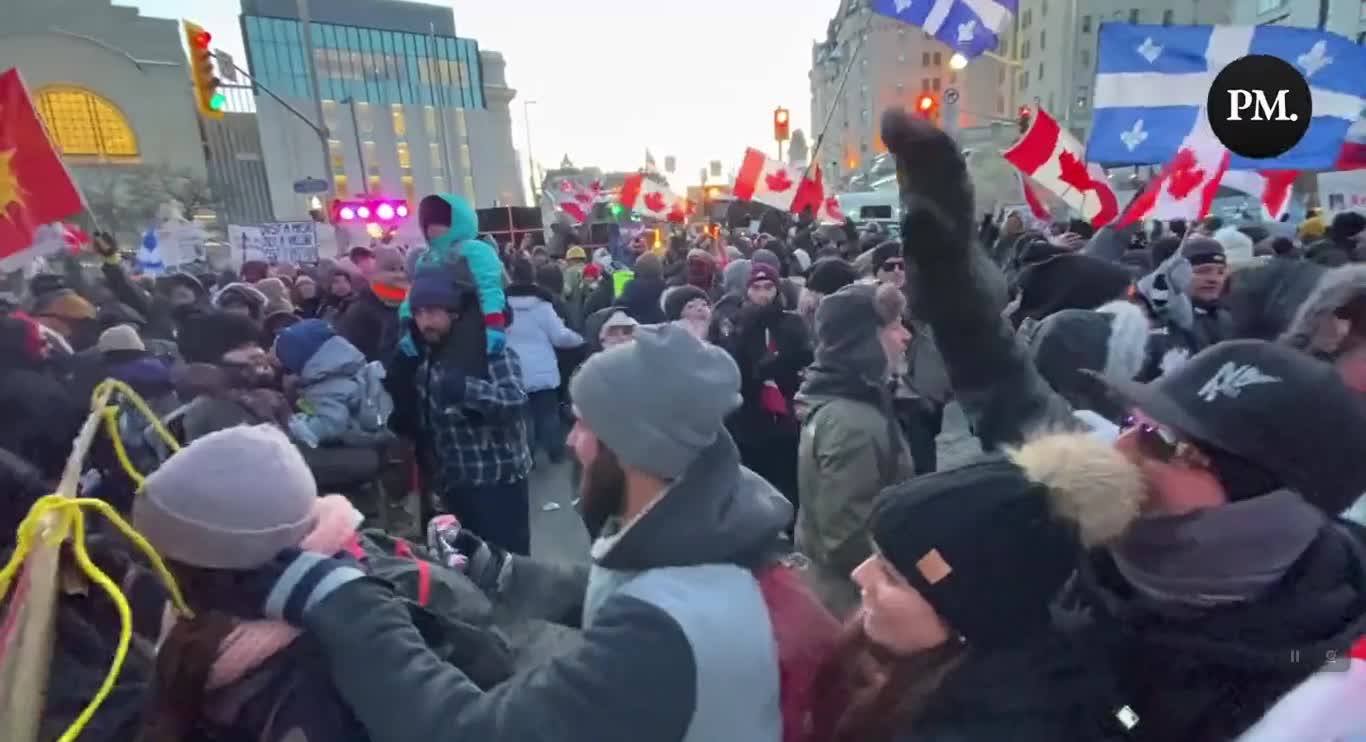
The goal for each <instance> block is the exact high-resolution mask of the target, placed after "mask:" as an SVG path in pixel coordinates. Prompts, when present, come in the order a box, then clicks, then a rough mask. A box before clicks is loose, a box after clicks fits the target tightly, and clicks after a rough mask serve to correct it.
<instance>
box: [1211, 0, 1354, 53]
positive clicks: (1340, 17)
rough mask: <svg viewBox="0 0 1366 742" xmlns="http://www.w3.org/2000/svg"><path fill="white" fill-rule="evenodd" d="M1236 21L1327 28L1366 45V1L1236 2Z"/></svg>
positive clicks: (1234, 8)
mask: <svg viewBox="0 0 1366 742" xmlns="http://www.w3.org/2000/svg"><path fill="white" fill-rule="evenodd" d="M1233 22H1234V23H1240V24H1246V25H1263V24H1275V25H1278V26H1300V27H1303V28H1318V27H1319V26H1320V25H1322V26H1323V28H1325V29H1327V30H1329V31H1332V32H1333V33H1337V34H1342V35H1343V36H1346V37H1347V38H1349V39H1354V40H1355V41H1356V42H1357V43H1358V44H1366V0H1233Z"/></svg>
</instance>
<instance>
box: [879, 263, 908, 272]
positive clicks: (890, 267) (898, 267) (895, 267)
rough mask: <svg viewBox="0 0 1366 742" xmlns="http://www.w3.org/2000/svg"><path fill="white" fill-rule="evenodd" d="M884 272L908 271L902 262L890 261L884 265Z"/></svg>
mask: <svg viewBox="0 0 1366 742" xmlns="http://www.w3.org/2000/svg"><path fill="white" fill-rule="evenodd" d="M882 270H884V271H904V270H906V264H905V263H903V262H901V261H900V260H888V261H887V262H885V263H883V264H882Z"/></svg>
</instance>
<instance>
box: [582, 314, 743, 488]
mask: <svg viewBox="0 0 1366 742" xmlns="http://www.w3.org/2000/svg"><path fill="white" fill-rule="evenodd" d="M569 391H570V395H571V396H572V397H573V399H574V406H575V407H576V408H577V410H578V414H579V419H580V420H582V421H583V422H584V424H585V425H587V426H588V428H589V430H592V431H593V433H594V435H596V436H597V437H598V439H599V440H601V441H602V442H603V445H605V446H607V447H608V448H609V449H611V450H612V452H613V453H615V454H616V455H617V458H618V459H620V460H621V463H622V464H625V465H627V466H630V467H632V468H635V469H639V470H641V471H644V472H647V473H649V474H653V475H654V476H657V477H660V478H662V479H668V480H672V479H677V478H678V477H680V476H682V474H683V472H684V470H686V469H687V468H688V465H689V464H691V463H692V462H693V459H695V458H697V456H698V455H699V454H701V453H702V451H703V449H705V448H706V447H707V446H709V445H711V443H712V441H714V440H715V439H716V436H717V434H718V433H720V432H721V430H722V429H723V428H724V425H725V419H726V415H729V414H730V413H731V411H733V410H734V409H735V408H737V407H739V406H740V370H739V369H738V368H736V366H735V361H733V360H732V359H731V357H730V354H728V353H726V352H725V351H724V350H722V349H721V348H718V347H716V346H714V345H710V344H708V343H703V342H702V341H701V340H698V339H697V338H696V337H694V336H693V335H692V334H691V333H689V332H688V331H687V330H685V329H684V328H682V327H679V326H677V325H673V324H667V325H649V326H643V327H639V328H637V329H636V333H635V341H634V342H631V343H627V344H625V345H620V346H617V347H615V348H611V349H609V350H605V351H603V352H601V353H599V354H597V355H595V356H593V357H591V358H589V359H588V361H586V362H585V363H584V364H583V367H582V368H580V369H579V372H578V373H577V374H575V375H574V379H573V381H571V382H570V384H569Z"/></svg>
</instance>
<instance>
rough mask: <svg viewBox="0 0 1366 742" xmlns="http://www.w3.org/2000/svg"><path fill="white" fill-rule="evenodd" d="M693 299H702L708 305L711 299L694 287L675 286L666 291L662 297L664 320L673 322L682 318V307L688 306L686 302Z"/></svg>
mask: <svg viewBox="0 0 1366 742" xmlns="http://www.w3.org/2000/svg"><path fill="white" fill-rule="evenodd" d="M693 299H702V300H703V301H706V302H708V303H710V301H711V299H710V298H709V297H708V296H707V292H705V291H703V290H702V289H699V288H697V287H696V286H691V285H683V286H675V287H673V288H671V289H669V290H668V292H667V293H665V295H664V319H665V320H667V321H669V322H673V321H674V320H677V319H679V318H681V317H682V316H683V307H686V306H688V302H690V301H692V300H693Z"/></svg>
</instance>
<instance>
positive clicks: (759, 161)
mask: <svg viewBox="0 0 1366 742" xmlns="http://www.w3.org/2000/svg"><path fill="white" fill-rule="evenodd" d="M800 180H801V173H800V172H797V171H795V169H794V168H793V167H792V166H791V165H788V164H787V163H785V162H782V161H781V160H775V159H772V158H771V157H768V156H767V155H765V154H764V153H763V152H760V151H759V150H757V149H753V148H750V149H747V150H745V161H744V162H742V163H740V172H739V173H737V174H736V175H735V187H734V188H732V189H731V193H732V194H733V195H734V196H735V198H736V200H738V201H758V202H759V203H761V204H767V205H769V206H772V207H773V208H775V209H778V210H779V211H790V210H791V209H792V202H793V201H795V200H796V198H797V186H798V183H799V181H800Z"/></svg>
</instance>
